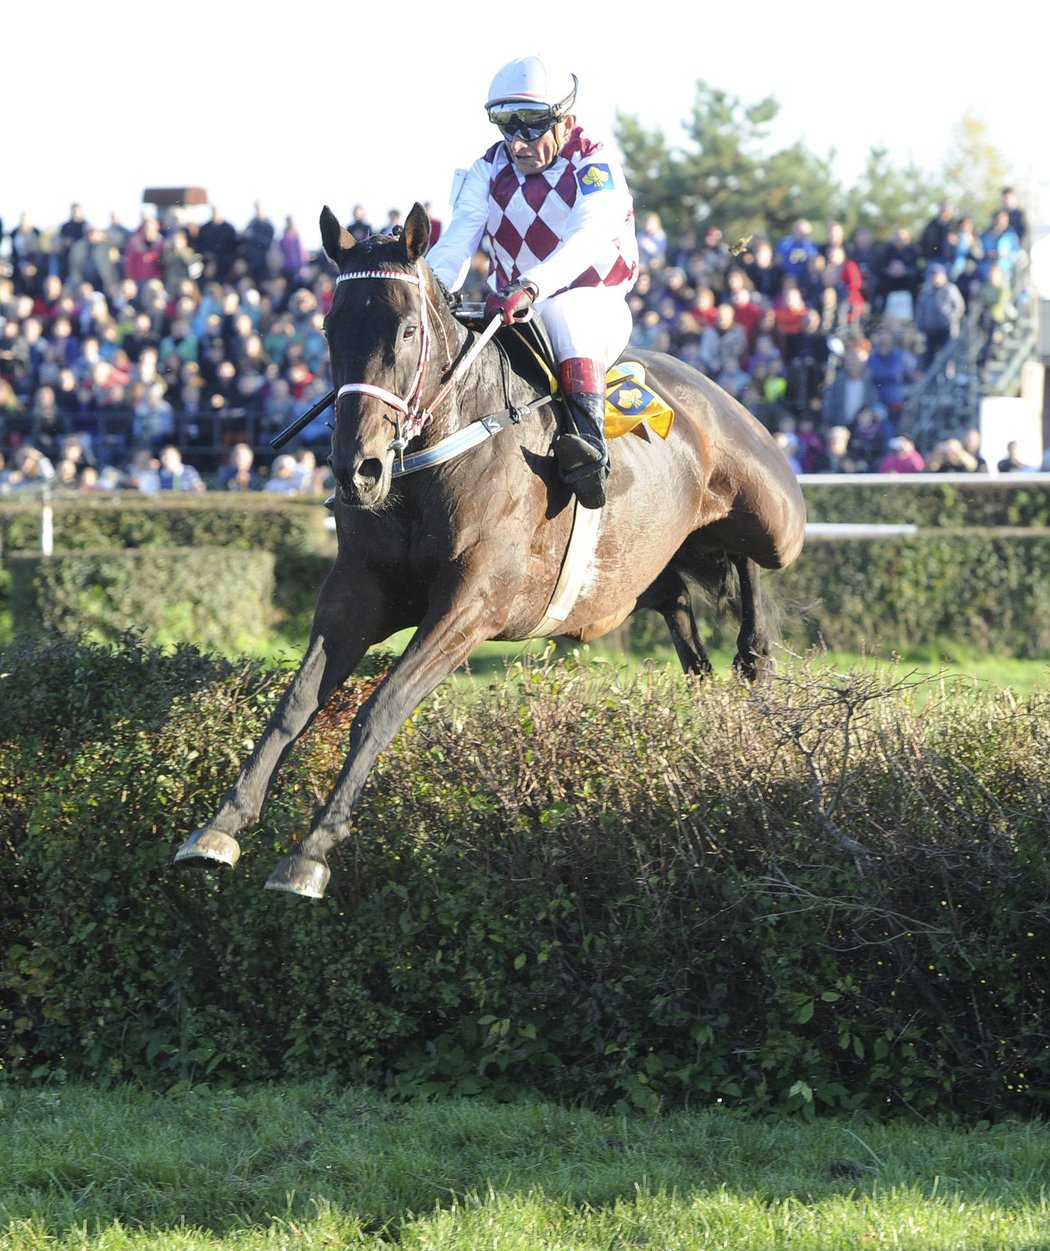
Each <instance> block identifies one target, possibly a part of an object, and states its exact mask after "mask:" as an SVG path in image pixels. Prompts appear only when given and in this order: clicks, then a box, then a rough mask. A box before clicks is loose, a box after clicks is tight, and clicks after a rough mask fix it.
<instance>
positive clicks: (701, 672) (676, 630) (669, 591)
mask: <svg viewBox="0 0 1050 1251" xmlns="http://www.w3.org/2000/svg"><path fill="white" fill-rule="evenodd" d="M638 606H639V607H640V608H653V609H655V610H656V611H657V612H658V613H659V614H660V615H661V617H663V619H664V621H665V622H666V623H667V629H668V630H669V631H670V634H671V641H672V642H673V643H674V649H675V651H676V652H677V653H678V660H679V662H680V664H681V666H682V669H683V671H684V672H685V673H692V674H695V675H696V676H697V677H700V678H706V677H710V675H711V673H712V668H711V661H710V660H709V659H708V655H707V652H706V651H705V650H704V645H703V643H702V642H701V640H700V633H699V631H698V630H697V628H696V617H695V616H694V615H693V603H692V599H691V598H690V595H689V588H688V586H686V583H685V579H684V578H683V577H682V575H681V574H680V573H678V572H677V571H676V570H675V569H672V568H670V567H668V568H667V569H665V570H664V571H663V573H661V574H660V576H659V577H658V578H657V579H656V581H655V582H654V583H653V584H652V585H651V586H650V587H649V589H648V590H647V591H646V592H645V594H644V595H642V596H641V597H640V598H639V600H638Z"/></svg>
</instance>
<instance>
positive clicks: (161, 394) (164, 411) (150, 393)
mask: <svg viewBox="0 0 1050 1251" xmlns="http://www.w3.org/2000/svg"><path fill="white" fill-rule="evenodd" d="M166 392H167V387H166V386H165V385H164V383H163V382H161V381H160V380H159V379H158V380H157V381H155V382H151V383H150V384H149V385H148V386H147V387H146V388H145V390H144V391H143V393H142V396H141V398H140V399H139V400H138V402H137V403H136V404H135V410H134V413H135V415H134V419H133V421H132V423H131V432H132V438H133V439H134V441H135V442H136V443H138V444H141V445H143V446H146V447H154V448H155V447H159V446H160V445H161V444H162V443H164V442H166V441H168V440H170V439H171V437H172V436H173V435H174V433H175V410H174V408H172V406H171V404H170V402H169V401H168V399H167V396H166Z"/></svg>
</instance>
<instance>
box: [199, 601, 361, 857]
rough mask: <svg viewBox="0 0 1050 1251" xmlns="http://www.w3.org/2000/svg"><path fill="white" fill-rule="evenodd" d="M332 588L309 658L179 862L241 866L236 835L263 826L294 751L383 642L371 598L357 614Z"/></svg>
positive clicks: (321, 605) (358, 605) (319, 611)
mask: <svg viewBox="0 0 1050 1251" xmlns="http://www.w3.org/2000/svg"><path fill="white" fill-rule="evenodd" d="M329 588H330V584H329V583H326V585H325V587H324V588H322V591H321V595H320V596H319V597H318V604H317V611H316V612H315V614H314V629H313V635H312V637H311V640H310V645H309V648H308V649H307V652H306V656H305V657H304V658H303V661H302V664H300V666H299V669H298V671H297V672H296V674H295V676H294V677H293V678H292V680H291V682H290V683H289V684H288V688H287V690H286V691H285V693H284V695H282V697H281V700H280V702H279V703H278V705H277V707H276V708H275V709H274V711H273V714H272V716H271V717H270V720H269V722H268V723H267V725H266V728H265V729H264V730H263V732H262V734H261V735H260V737H259V740H258V742H257V743H256V745H255V749H254V750H253V751H252V754H251V755H250V756H249V757H248V759H247V760H246V761H245V763H244V765H243V766H242V768H241V771H240V774H239V775H238V777H237V780H236V782H234V784H233V786H231V787H230V789H229V790H228V791H227V792H226V794H225V796H224V797H223V799H222V802H221V804H220V805H219V809H218V811H217V812H216V814H215V816H214V817H212V818H211V820H210V821H208V822H206V824H205V825H203V826H202V827H201V828H200V829H199V830H196V831H195V832H194V833H193V834H191V835H190V837H189V838H188V839H187V840H186V842H185V843H183V845H182V846H181V847H180V848H179V850H178V851H177V852H176V853H175V860H176V861H177V862H180V863H184V864H189V865H194V864H200V863H202V862H204V863H207V862H209V861H210V862H216V863H219V864H227V865H230V866H231V867H232V866H233V865H234V864H236V863H237V860H238V858H239V856H240V846H239V844H238V842H237V839H236V837H235V835H237V834H239V833H240V832H241V830H243V829H245V828H246V827H248V826H250V825H254V824H255V823H256V822H257V821H258V820H259V816H260V814H261V812H262V806H263V803H264V801H265V799H266V794H267V791H268V790H269V788H270V783H271V782H272V781H273V778H274V776H275V775H276V773H277V771H278V769H279V768H280V766H281V763H282V761H283V760H284V758H285V756H286V755H287V754H288V752H289V750H290V749H291V747H292V745H293V744H294V743H295V741H296V739H298V738H299V736H300V735H301V734H302V733H303V731H304V730H305V729H306V728H307V726H308V725H309V724H310V722H311V721H312V720H313V718H314V717H315V716H316V714H317V712H318V710H319V709H320V708H321V707H322V706H323V705H324V704H325V703H326V702H327V701H328V699H329V698H330V696H331V695H332V693H333V692H334V691H336V690H337V689H338V688H339V687H340V686H341V685H342V684H343V683H344V682H345V681H346V679H347V678H348V677H349V676H350V674H351V673H352V672H353V670H354V667H355V666H356V665H357V664H358V663H359V662H360V660H361V658H362V656H364V654H365V652H366V651H367V650H368V648H369V646H371V644H372V643H373V642H374V641H375V640H376V638H377V637H378V636H379V631H378V630H377V628H376V626H375V622H374V620H373V617H374V614H373V613H371V612H370V611H369V610H368V609H369V603H370V600H369V597H368V596H367V595H359V596H357V597H355V600H356V611H351V609H350V607H349V604H348V600H347V596H346V595H345V592H344V591H343V589H342V587H335V588H334V589H329Z"/></svg>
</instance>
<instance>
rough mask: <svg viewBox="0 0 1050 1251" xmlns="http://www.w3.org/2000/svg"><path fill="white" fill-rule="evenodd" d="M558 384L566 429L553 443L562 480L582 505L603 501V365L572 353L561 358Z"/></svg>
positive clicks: (606, 473)
mask: <svg viewBox="0 0 1050 1251" xmlns="http://www.w3.org/2000/svg"><path fill="white" fill-rule="evenodd" d="M560 372H561V385H562V394H563V399H564V400H565V410H566V416H567V419H568V423H569V428H568V429H566V430H564V431H562V433H561V434H560V435H559V436H558V438H557V439H556V440H555V442H554V454H555V456H556V457H557V459H558V468H559V469H560V471H561V476H562V481H563V482H565V483H566V484H567V485H569V486H571V487H572V489H573V490H574V491H575V492H576V498H577V499H578V500H579V501H580V503H581V504H582V505H583V507H584V508H601V507H602V506H603V505H604V503H605V480H606V478H607V477H608V476H609V453H608V450H607V449H606V446H605V366H604V365H602V363H601V362H600V361H593V360H587V359H585V358H584V357H580V356H576V357H573V358H572V359H570V360H567V361H562V364H561V371H560Z"/></svg>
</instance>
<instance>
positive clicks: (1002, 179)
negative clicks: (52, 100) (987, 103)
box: [941, 113, 1013, 230]
mask: <svg viewBox="0 0 1050 1251" xmlns="http://www.w3.org/2000/svg"><path fill="white" fill-rule="evenodd" d="M941 177H942V181H943V183H944V186H945V191H946V194H947V196H948V198H949V199H950V200H951V201H952V203H953V204H954V205H955V207H956V210H957V212H959V213H969V214H970V215H971V216H972V217H973V220H974V225H975V226H976V227H977V229H978V230H983V229H984V228H985V226H986V225H987V224H988V221H989V219H990V218H991V215H992V212H993V210H994V209H996V208H997V207H998V206H999V193H1000V191H1001V190H1002V188H1003V187H1005V186H1007V185H1008V184H1009V183H1010V182H1012V181H1013V175H1012V174H1011V172H1010V167H1009V164H1008V163H1007V161H1006V158H1005V157H1004V156H1003V154H1002V153H1001V152H1000V151H999V150H998V148H996V146H995V145H994V144H993V143H992V141H991V137H990V135H989V133H988V127H987V126H986V125H985V123H984V122H983V121H982V120H981V119H980V118H979V117H976V116H975V115H974V114H973V113H966V114H964V115H963V118H962V120H961V121H960V122H958V123H957V124H956V126H955V128H954V130H953V133H952V144H951V147H950V148H949V149H948V151H947V153H946V155H945V158H944V165H943V167H942V173H941Z"/></svg>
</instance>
